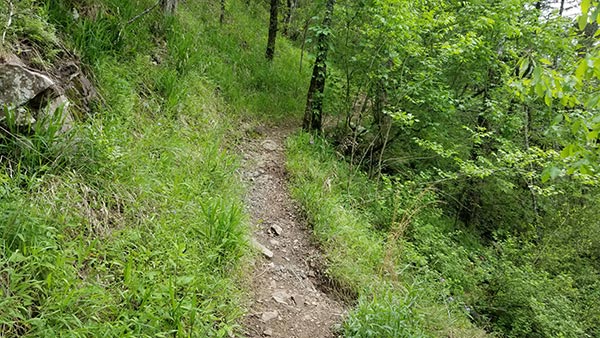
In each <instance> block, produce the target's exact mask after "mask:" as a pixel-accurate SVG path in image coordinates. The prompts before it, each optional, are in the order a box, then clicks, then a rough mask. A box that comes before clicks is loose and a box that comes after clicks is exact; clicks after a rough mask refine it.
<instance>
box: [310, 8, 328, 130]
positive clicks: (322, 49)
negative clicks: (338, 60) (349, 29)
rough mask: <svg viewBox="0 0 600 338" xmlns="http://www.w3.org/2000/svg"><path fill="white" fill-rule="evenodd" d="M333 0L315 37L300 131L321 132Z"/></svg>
mask: <svg viewBox="0 0 600 338" xmlns="http://www.w3.org/2000/svg"><path fill="white" fill-rule="evenodd" d="M334 6H335V0H327V4H326V9H325V17H324V18H323V27H321V29H320V32H319V35H318V36H317V58H316V59H315V65H314V67H313V72H312V77H311V79H310V86H309V87H308V95H307V97H306V109H305V111H304V120H303V123H302V129H304V130H305V131H317V132H320V131H321V126H322V117H323V92H324V91H325V80H326V76H327V75H326V73H327V64H326V62H327V52H328V51H329V29H330V27H331V17H332V16H333V7H334Z"/></svg>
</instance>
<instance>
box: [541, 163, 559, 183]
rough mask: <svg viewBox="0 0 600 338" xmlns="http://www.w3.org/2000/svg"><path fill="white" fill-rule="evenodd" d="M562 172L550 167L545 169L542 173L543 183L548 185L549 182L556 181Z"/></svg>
mask: <svg viewBox="0 0 600 338" xmlns="http://www.w3.org/2000/svg"><path fill="white" fill-rule="evenodd" d="M560 173H561V170H560V169H559V168H557V167H549V168H546V169H544V171H543V172H542V183H546V182H548V181H549V180H551V179H552V180H554V179H556V178H557V177H558V176H560Z"/></svg>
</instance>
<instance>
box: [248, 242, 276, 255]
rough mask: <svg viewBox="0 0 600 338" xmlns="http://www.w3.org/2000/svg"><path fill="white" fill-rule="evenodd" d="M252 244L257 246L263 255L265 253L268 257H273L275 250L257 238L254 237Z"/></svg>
mask: <svg viewBox="0 0 600 338" xmlns="http://www.w3.org/2000/svg"><path fill="white" fill-rule="evenodd" d="M252 245H253V246H254V247H255V248H257V249H258V250H260V252H262V254H263V255H265V256H266V257H268V258H273V252H272V251H271V250H269V249H267V247H266V246H264V245H262V244H260V243H259V242H258V241H257V240H256V239H254V238H253V239H252Z"/></svg>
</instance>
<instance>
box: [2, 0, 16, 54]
mask: <svg viewBox="0 0 600 338" xmlns="http://www.w3.org/2000/svg"><path fill="white" fill-rule="evenodd" d="M8 5H9V7H10V12H9V14H8V22H7V23H6V28H5V29H4V33H2V45H4V41H5V40H6V32H7V31H8V29H9V28H10V25H11V24H12V17H13V15H14V7H13V3H12V1H10V0H9V1H8Z"/></svg>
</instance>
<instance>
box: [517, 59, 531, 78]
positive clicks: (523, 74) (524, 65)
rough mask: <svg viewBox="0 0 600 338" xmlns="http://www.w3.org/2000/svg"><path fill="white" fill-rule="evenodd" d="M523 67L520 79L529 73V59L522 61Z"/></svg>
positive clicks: (521, 67) (521, 66) (520, 70)
mask: <svg viewBox="0 0 600 338" xmlns="http://www.w3.org/2000/svg"><path fill="white" fill-rule="evenodd" d="M520 63H521V65H520V67H519V76H520V77H524V76H525V73H526V72H527V69H528V68H529V58H528V57H526V58H523V60H521V62H520Z"/></svg>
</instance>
